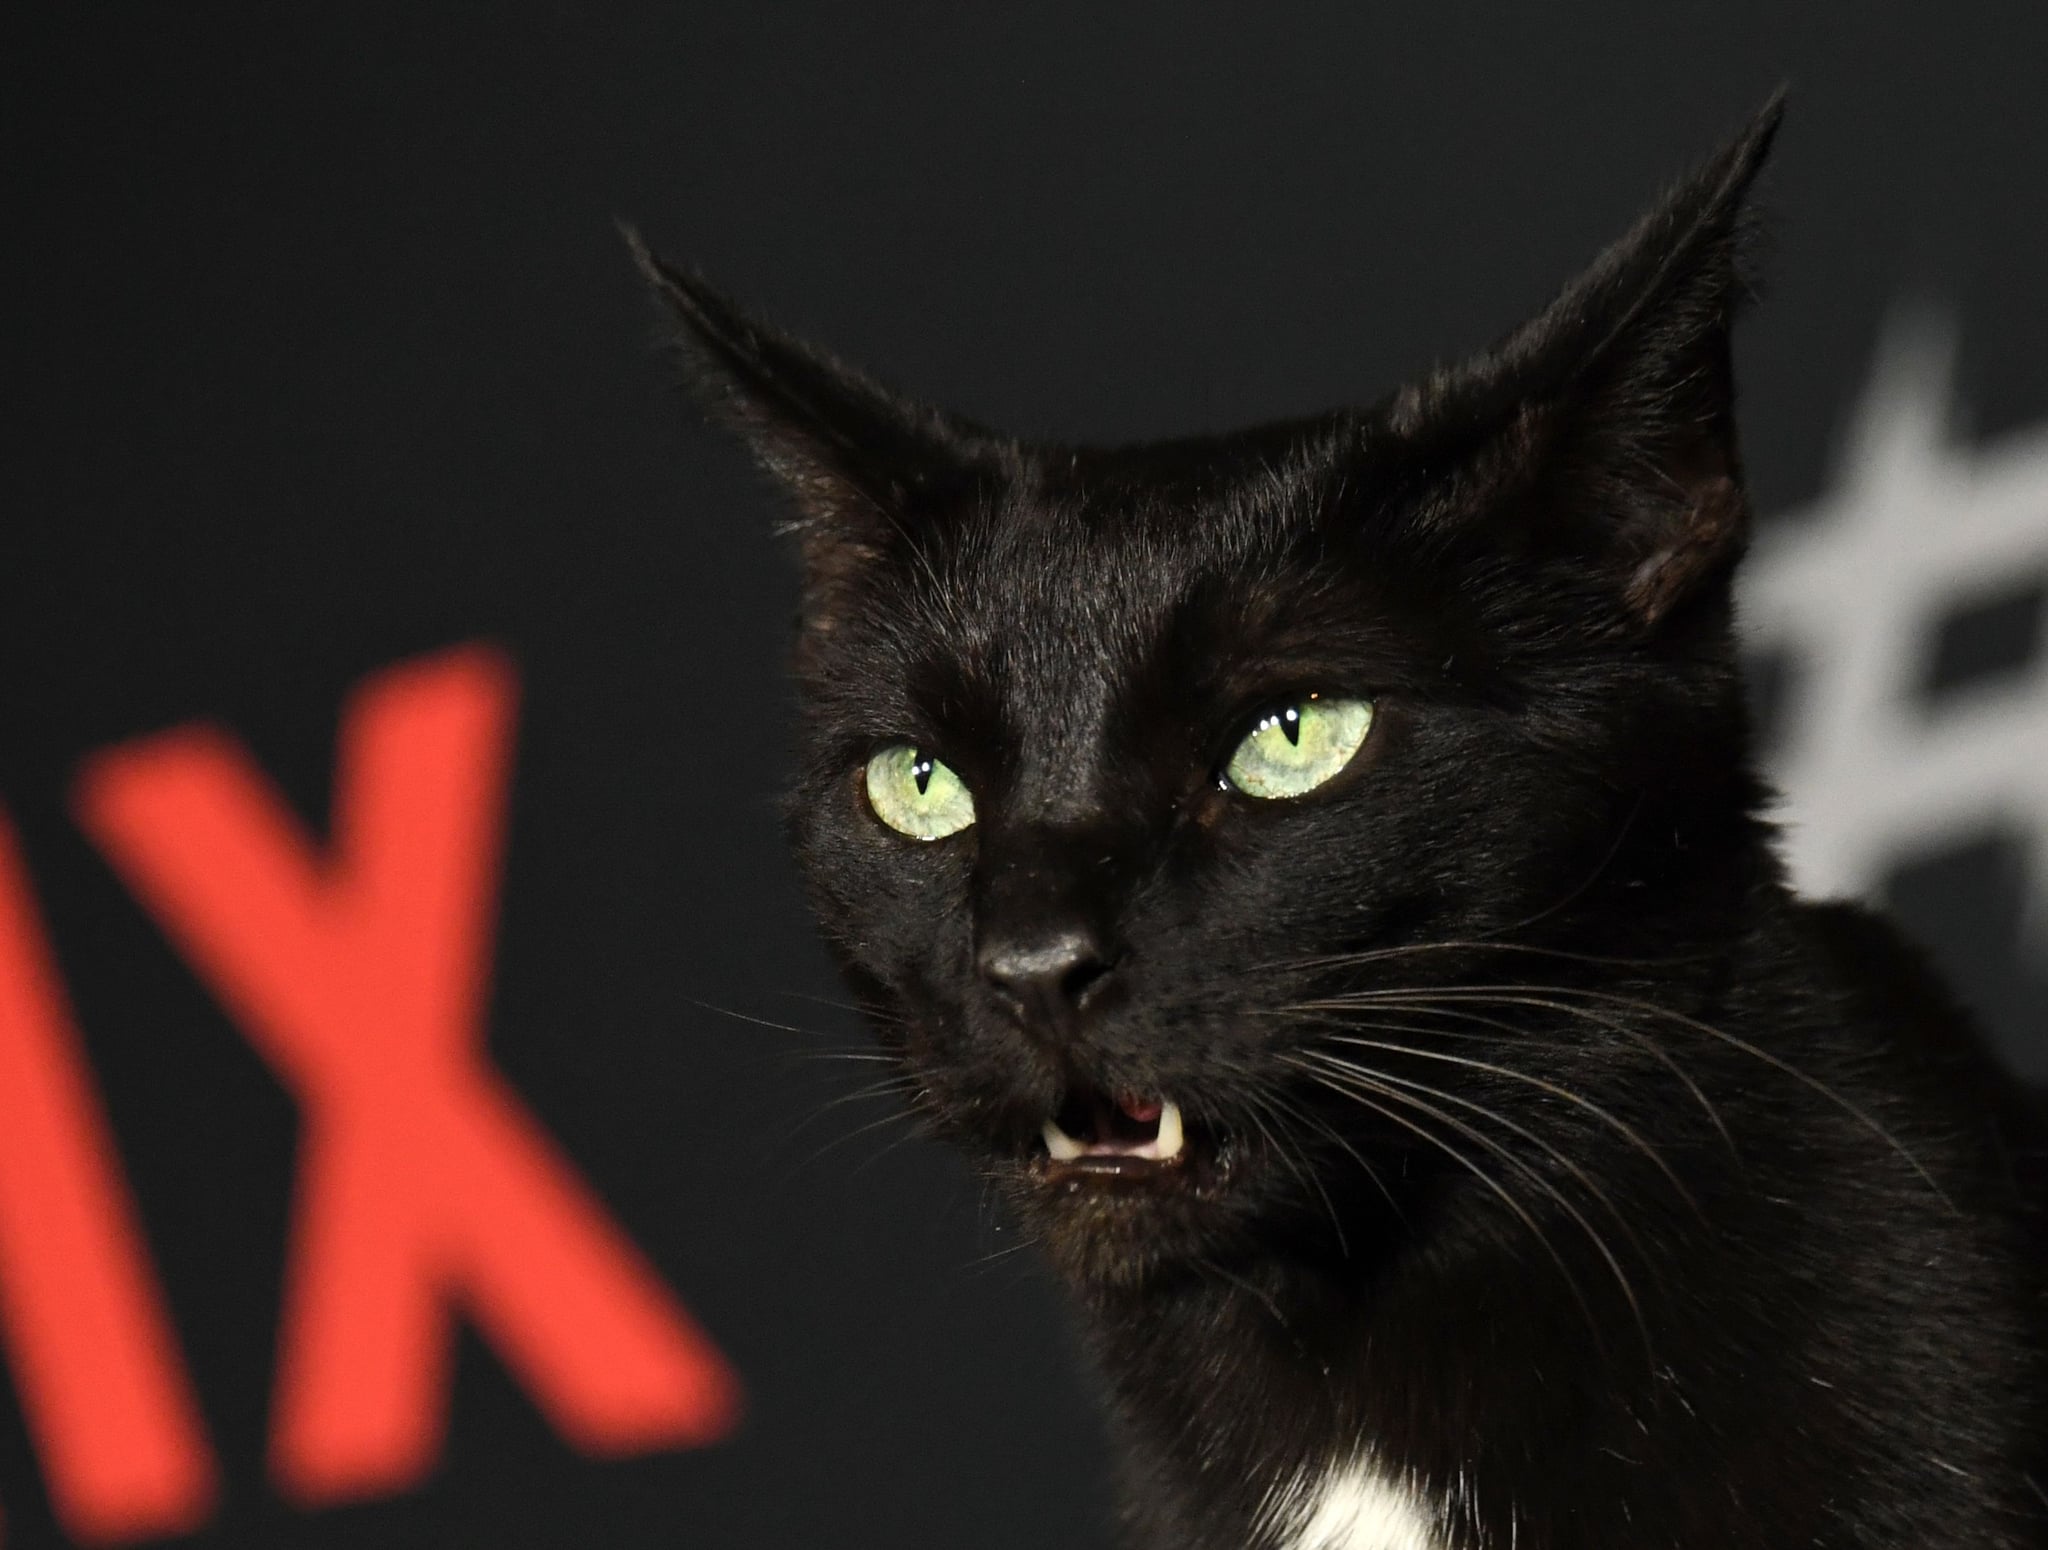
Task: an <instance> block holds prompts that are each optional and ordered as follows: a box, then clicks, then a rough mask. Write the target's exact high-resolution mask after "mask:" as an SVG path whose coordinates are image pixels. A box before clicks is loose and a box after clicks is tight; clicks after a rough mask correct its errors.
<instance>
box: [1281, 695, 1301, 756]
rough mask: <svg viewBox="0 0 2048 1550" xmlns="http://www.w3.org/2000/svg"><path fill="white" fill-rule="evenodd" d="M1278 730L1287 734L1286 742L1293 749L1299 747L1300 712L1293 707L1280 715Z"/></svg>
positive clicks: (1289, 707)
mask: <svg viewBox="0 0 2048 1550" xmlns="http://www.w3.org/2000/svg"><path fill="white" fill-rule="evenodd" d="M1280 730H1281V731H1283V732H1285V733H1286V734H1287V741H1288V742H1290V743H1292V744H1293V745H1294V746H1295V747H1297V748H1299V747H1300V746H1301V712H1300V711H1298V710H1296V709H1295V708H1294V707H1293V706H1291V705H1290V706H1288V708H1287V709H1286V710H1284V711H1282V712H1281V713H1280Z"/></svg>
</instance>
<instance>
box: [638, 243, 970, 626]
mask: <svg viewBox="0 0 2048 1550" xmlns="http://www.w3.org/2000/svg"><path fill="white" fill-rule="evenodd" d="M620 230H621V233H622V234H623V236H624V237H625V239H626V244H627V246H628V247H629V248H630V249H631V250H632V254H633V259H634V262H635V263H636V264H637V265H638V266H639V268H640V272H641V273H642V274H643V275H645V276H646V277H647V279H648V281H649V283H650V284H652V286H653V287H654V290H655V293H656V294H657V295H658V296H659V297H660V298H661V300H662V302H663V303H664V304H665V305H666V308H667V310H668V313H669V315H670V317H671V319H672V320H673V322H674V323H675V325H676V326H675V329H674V331H673V334H672V336H671V338H672V343H673V345H674V348H675V353H676V355H677V357H678V358H679V360H680V361H681V364H682V367H683V372H684V377H685V380H686V382H687V383H688V385H689V387H690V388H691V390H692V392H693V393H694V395H695V397H696V398H697V400H698V402H699V403H701V404H702V405H704V407H705V409H706V410H707V411H708V412H709V413H710V414H711V415H713V416H714V417H715V418H716V419H718V420H719V421H720V422H721V423H722V424H724V425H725V426H727V427H728V428H729V429H731V430H733V431H735V432H736V433H737V434H738V435H739V436H740V438H741V439H742V440H743V441H744V442H745V443H746V444H747V446H748V447H749V448H750V449H751V450H752V451H753V453H754V456H755V458H756V459H757V461H759V463H760V464H761V466H762V467H763V468H764V469H766V470H767V471H768V472H769V473H770V474H771V475H773V476H774V478H775V479H776V480H777V481H778V482H779V483H780V484H781V485H782V486H783V487H784V488H785V489H786V490H787V491H788V492H789V494H790V495H791V496H792V497H793V499H794V501H795V505H796V518H795V521H794V522H793V523H792V524H791V526H792V529H793V530H794V532H795V533H796V535H797V537H798V539H799V541H800V543H801V546H802V550H803V558H804V570H805V587H804V616H805V622H806V624H807V626H808V627H811V628H815V629H829V628H830V627H831V622H832V618H833V616H834V614H835V613H836V611H837V607H838V604H839V603H840V602H841V601H842V600H843V598H844V595H845V591H846V589H847V588H848V587H849V586H850V585H852V584H853V583H854V582H855V581H856V580H857V579H858V576H859V574H860V573H861V572H862V571H863V570H864V569H865V568H866V567H867V566H869V565H871V564H873V563H874V562H875V561H877V560H878V559H880V558H881V557H882V556H883V555H885V554H887V553H889V552H891V551H892V550H894V549H895V548H897V547H899V546H901V545H903V544H905V543H910V542H914V535H915V532H916V530H917V528H918V527H920V526H921V525H922V524H923V523H925V522H926V521H929V520H931V519H932V518H933V517H934V515H935V514H936V513H937V512H938V511H940V510H941V509H943V508H944V507H945V506H946V505H947V504H948V502H949V501H952V500H956V499H958V498H959V497H960V495H961V494H962V492H963V491H964V490H965V489H966V488H967V487H968V486H970V485H971V484H972V482H973V481H975V480H976V479H978V478H981V477H983V476H986V475H988V474H990V473H991V472H994V471H996V470H997V469H999V468H1000V466H1001V465H1002V462H1003V453H1004V448H1005V445H1006V444H1005V443H1003V442H1002V441H1001V439H1000V438H998V437H996V436H994V435H993V434H992V433H990V432H988V431H986V430H984V429H982V428H981V427H980V426H977V425H974V424H973V423H971V422H970V421H967V420H964V419H961V418H959V417H958V416H954V415H949V414H946V413H943V412H942V411H939V410H937V409H933V408H930V407H928V406H926V405H923V404H919V403H916V402H914V401H913V400H911V399H908V398H905V397H902V396H900V395H898V394H896V393H893V392H891V391H890V390H889V389H887V388H885V387H883V386H882V385H881V384H880V383H878V382H876V381H875V380H874V379H873V378H871V377H869V376H867V375H865V374H864V373H862V372H860V371H857V370H856V369H854V368H853V367H851V366H848V365H846V364H845V363H844V362H841V361H839V360H836V359H834V358H833V357H832V356H831V355H828V354H827V353H826V352H825V351H823V350H820V349H818V348H816V347H815V346H813V345H809V344H806V343H804V342H803V341H801V340H798V339H796V338H794V337H792V336H790V335H788V334H785V333H783V332H781V331H780V330H778V329H775V328H772V327H770V326H769V325H768V324H766V323H763V322H761V321H759V320H758V319H755V318H752V317H750V316H748V315H747V314H746V313H745V312H743V311H742V310H741V309H740V308H739V306H738V305H737V304H736V303H734V302H733V301H732V300H731V299H730V298H728V297H727V296H725V295H723V294H722V293H721V292H719V291H718V290H717V289H716V288H714V287H713V286H712V285H711V284H710V283H709V282H708V281H706V280H705V279H704V278H703V276H702V275H700V274H697V273H695V272H694V271H691V270H687V269H683V268H680V267H678V266H676V265H674V264H670V263H668V262H667V261H666V260H664V259H662V258H661V257H660V256H659V255H657V254H656V253H655V252H654V251H653V249H651V248H650V247H649V246H648V245H647V243H646V242H645V241H644V240H643V239H642V238H641V236H640V234H639V232H638V231H636V230H635V229H633V228H632V227H630V226H623V225H622V226H621V228H620Z"/></svg>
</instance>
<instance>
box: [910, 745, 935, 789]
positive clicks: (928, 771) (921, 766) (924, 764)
mask: <svg viewBox="0 0 2048 1550" xmlns="http://www.w3.org/2000/svg"><path fill="white" fill-rule="evenodd" d="M910 778H911V779H912V780H914V781H916V782H917V794H918V795H919V796H923V795H924V794H925V790H926V788H927V787H929V786H930V785H931V783H932V759H931V756H930V755H928V754H918V753H915V752H913V753H912V754H911V765H910Z"/></svg>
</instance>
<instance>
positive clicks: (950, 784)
mask: <svg viewBox="0 0 2048 1550" xmlns="http://www.w3.org/2000/svg"><path fill="white" fill-rule="evenodd" d="M868 805H869V806H870V807H872V808H874V810H875V816H876V817H877V818H879V819H881V820H882V822H883V823H885V824H887V825H888V826H889V827H890V828H892V829H894V830H896V831H897V832H898V833H899V834H907V835H909V836H910V837H911V838H912V839H914V840H942V839H944V838H945V837H946V836H947V835H949V834H958V833H959V832H960V831H961V830H962V829H964V828H966V827H967V826H968V825H969V824H971V823H973V822H974V798H973V797H972V796H970V795H969V794H968V791H967V785H966V783H965V782H964V781H962V780H961V779H960V777H959V776H958V775H955V774H954V773H953V772H952V771H951V770H949V769H947V768H946V766H945V765H943V764H941V763H939V761H938V760H936V759H934V758H933V757H932V756H931V755H930V754H928V753H924V752H922V751H920V750H919V749H916V748H912V747H911V746H910V745H909V744H908V743H895V744H892V745H891V746H889V747H887V748H884V749H883V750H882V751H881V752H880V753H878V754H876V755H875V756H874V757H873V758H872V759H870V760H868Z"/></svg>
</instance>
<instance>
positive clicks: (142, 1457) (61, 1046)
mask: <svg viewBox="0 0 2048 1550" xmlns="http://www.w3.org/2000/svg"><path fill="white" fill-rule="evenodd" d="M0 1343H4V1345H5V1347H6V1350H7V1354H8V1356H9V1358H10V1361H11V1364H12V1367H13V1371H14V1381H15V1390H16V1392H17V1394H18V1395H19V1397H20V1401H21V1408H22V1413H23V1416H24V1418H25V1419H26V1421H27V1423H28V1430H29V1435H30V1437H31V1439H32V1440H33V1442H34V1443H35V1447H36V1452H37V1455H38V1457H39V1458H40V1459H41V1461H42V1467H43V1477H44V1479H45V1481H46V1482H47V1488H48V1491H49V1499H50V1506H51V1510H52V1511H53V1512H54V1513H55V1515H56V1517H57V1520H58V1522H59V1523H61V1524H62V1525H63V1527H64V1531H65V1532H66V1533H67V1534H69V1535H70V1536H71V1537H72V1538H73V1539H76V1540H78V1541H80V1542H81V1543H85V1544H114V1543H119V1542H122V1541H126V1540H133V1539H144V1538H154V1537H156V1536H159V1535H167V1534H181V1533H186V1532H189V1531H190V1530H192V1529H195V1528H197V1527H198V1526H199V1525H200V1523H201V1522H203V1521H204V1520H205V1518H206V1516H207V1514H208V1513H209V1512H210V1511H211V1510H212V1507H213V1498H214V1490H215V1475H214V1461H213V1454H212V1451H211V1450H210V1449H209V1448H208V1446H207V1442H206V1435H205V1432H204V1430H203V1429H202V1427H201V1425H200V1420H199V1413H198V1407H197V1406H196V1405H195V1403H194V1402H193V1397H192V1392H191V1388H190V1385H189V1384H188V1382H187V1381H186V1378H185V1372H184V1367H183V1364H182V1362H181V1361H180V1359H179V1354H178V1345H177V1339H176V1336H175V1335H174V1334H173V1333H172V1330H171V1323H170V1319H169V1317H168V1316H167V1315H166V1313H165V1311H164V1302H163V1295H162V1293H161V1291H160V1290H159V1289H158V1287H157V1284H156V1276H155V1272H154V1271H153V1269H152V1268H151V1265H150V1260H149V1254H148V1250H147V1247H146V1246H145V1244H144V1242H143V1237H142V1229H141V1226H140V1224H139V1223H138V1221H137V1219H136V1214H135V1206H134V1202H133V1201H132V1200H130V1198H129V1195H128V1186H127V1182H126V1180H125V1179H124V1177H123V1175H122V1171H121V1163H120V1159H119V1157H118V1156H117V1154H116V1153H115V1150H114V1139H113V1136H112V1134H111V1132H110V1131H109V1130H108V1127H107V1121H106V1117H105V1115H104V1114H103V1113H102V1112H101V1110H100V1104H99V1098H98V1095H97V1094H96V1093H95V1092H94V1090H93V1083H92V1077H91V1072H90V1068H89V1067H88V1065H87V1063H86V1057H85V1050H84V1048H83V1046H82V1043H81V1041H80V1039H79V1036H78V1031H77V1029H76V1027H74V1026H73V1024H72V1021H71V1015H70V1011H69V1009H68V1008H67V1007H66V1005H65V997H64V992H63V988H62V986H61V985H60V984H59V982H58V978H57V968H56V964H55V963H54V962H53V960H52V958H51V954H50V949H49V945H48V943H47V941H46V940H45V938H44V934H43V931H42V927H41V924H40V922H39V921H38V920H37V916H36V908H35V902H34V898H33V895H32V894H31V893H30V891H29V885H28V877H27V874H26V872H25V870H24V869H23V867H22V864H21V856H20V852H19V849H18V847H17V845H16V842H15V838H14V831H13V828H12V826H11V825H10V824H9V823H8V821H7V819H6V817H5V815H4V814H0Z"/></svg>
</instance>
